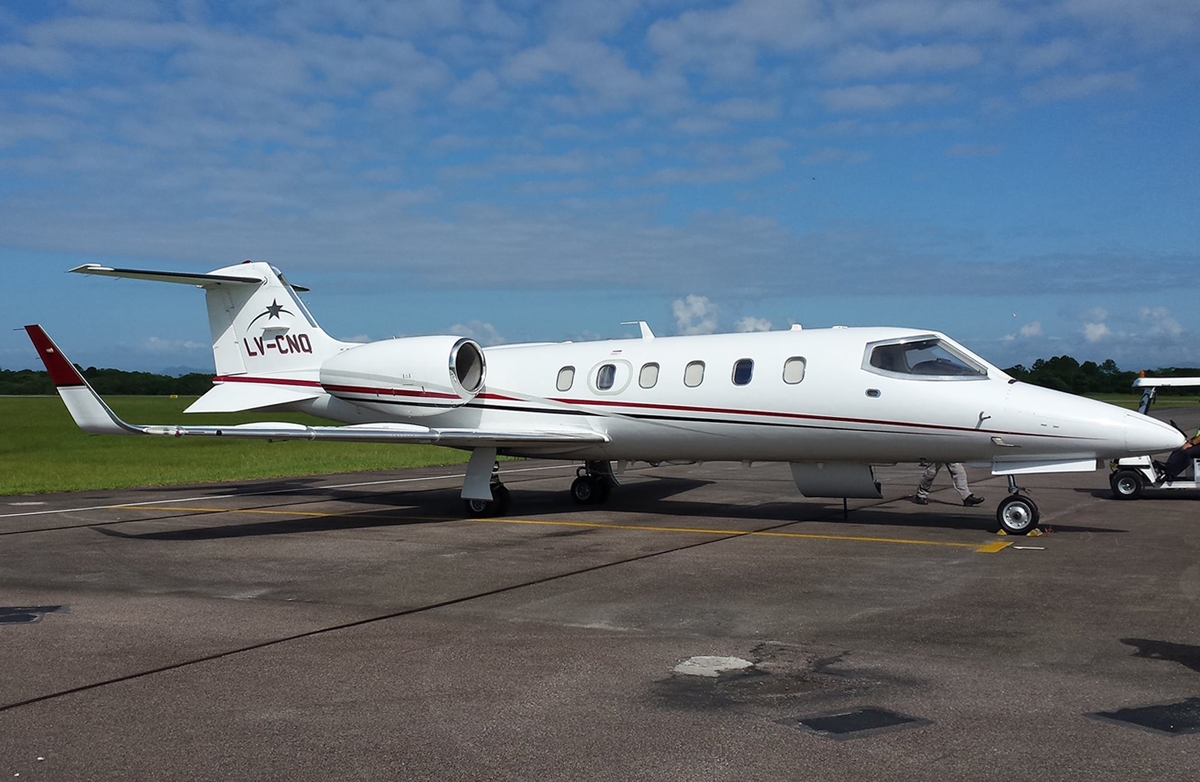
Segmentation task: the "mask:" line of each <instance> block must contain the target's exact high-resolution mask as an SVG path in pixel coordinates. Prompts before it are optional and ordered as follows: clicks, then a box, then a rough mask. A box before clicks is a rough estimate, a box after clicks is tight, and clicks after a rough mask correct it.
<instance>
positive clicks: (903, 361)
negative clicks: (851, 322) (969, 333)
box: [863, 336, 987, 380]
mask: <svg viewBox="0 0 1200 782" xmlns="http://www.w3.org/2000/svg"><path fill="white" fill-rule="evenodd" d="M863 368H864V369H866V370H868V371H870V372H875V373H876V374H880V375H892V376H900V377H910V378H914V379H915V378H919V379H922V380H982V379H984V378H986V377H987V368H986V367H985V366H983V365H982V364H980V363H979V362H978V361H976V360H975V359H973V358H971V357H970V356H969V355H967V354H966V353H965V352H964V351H963V350H962V349H961V348H958V347H957V346H955V345H953V344H951V343H950V342H948V341H947V340H944V339H941V338H939V337H934V336H928V337H917V338H915V339H908V340H897V341H894V342H873V343H871V344H869V345H867V356H866V360H865V361H864V362H863Z"/></svg>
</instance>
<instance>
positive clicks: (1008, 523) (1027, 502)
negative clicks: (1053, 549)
mask: <svg viewBox="0 0 1200 782" xmlns="http://www.w3.org/2000/svg"><path fill="white" fill-rule="evenodd" d="M1040 519H1041V513H1039V512H1038V506H1037V504H1036V503H1035V502H1034V501H1033V500H1032V499H1030V498H1029V495H1027V494H1022V493H1021V489H1020V487H1018V486H1017V480H1016V478H1014V477H1013V476H1011V475H1010V476H1008V496H1007V497H1005V498H1004V499H1002V500H1000V507H998V508H996V521H997V522H998V523H999V524H1000V529H1001V530H1002V531H1004V532H1005V533H1007V534H1009V535H1028V534H1029V533H1030V532H1032V531H1033V530H1035V529H1037V525H1038V521H1039V520H1040Z"/></svg>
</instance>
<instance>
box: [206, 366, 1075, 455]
mask: <svg viewBox="0 0 1200 782" xmlns="http://www.w3.org/2000/svg"><path fill="white" fill-rule="evenodd" d="M213 382H236V383H266V384H272V383H276V384H281V385H301V386H310V387H312V386H315V387H323V388H324V389H325V390H326V391H329V392H330V393H333V392H341V393H357V394H372V395H377V396H385V397H386V396H410V397H417V398H428V399H455V400H457V399H459V397H457V396H455V395H453V394H441V393H435V392H429V391H423V392H417V391H403V390H399V389H390V388H373V387H370V386H336V385H335V386H322V385H321V384H320V383H318V382H316V381H314V380H288V379H272V378H260V377H243V376H237V375H235V376H226V377H218V378H213ZM479 400H488V401H501V402H530V403H533V402H537V401H540V399H539V398H538V397H531V398H528V399H522V398H520V397H512V396H507V395H504V394H493V393H483V394H479V395H478V396H477V397H476V398H475V401H477V402H478V401H479ZM353 401H361V402H370V401H373V400H369V399H362V400H353ZM545 401H547V402H554V403H557V404H562V405H570V406H571V407H575V408H587V407H592V408H595V407H600V408H605V407H607V408H617V409H621V410H628V411H629V412H630V413H634V412H650V411H657V412H673V413H707V414H709V415H713V414H715V415H728V416H741V417H743V418H745V417H748V416H757V417H760V418H782V419H787V420H793V421H821V422H824V423H839V424H864V425H868V426H899V427H905V428H908V429H924V430H930V431H944V432H977V433H981V434H988V435H1021V436H1025V437H1042V438H1047V439H1052V440H1057V439H1063V438H1064V437H1066V435H1054V434H1046V433H1042V432H1014V431H1008V430H1002V429H977V428H975V427H968V426H947V425H945V424H923V423H915V422H911V421H882V420H879V419H874V418H846V417H842V416H831V415H815V414H812V413H789V412H783V411H778V410H738V409H732V408H726V407H702V406H698V405H667V404H655V403H650V402H620V401H617V400H612V399H572V398H567V397H546V398H545ZM495 409H500V408H495ZM543 412H545V413H548V414H551V415H552V414H554V412H555V410H554V408H546V409H545V410H544V411H543ZM728 423H731V424H752V423H754V422H753V421H745V420H731V421H729V422H728Z"/></svg>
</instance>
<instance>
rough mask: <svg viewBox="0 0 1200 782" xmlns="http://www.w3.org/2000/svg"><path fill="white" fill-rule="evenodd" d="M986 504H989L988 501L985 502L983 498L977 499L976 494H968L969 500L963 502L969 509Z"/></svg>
mask: <svg viewBox="0 0 1200 782" xmlns="http://www.w3.org/2000/svg"><path fill="white" fill-rule="evenodd" d="M985 502H987V500H985V499H984V498H983V497H976V496H975V495H974V494H968V495H967V498H966V499H965V500H963V505H966V506H967V507H968V508H973V507H975V506H976V505H982V504H983V503H985Z"/></svg>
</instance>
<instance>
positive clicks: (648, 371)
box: [638, 363, 658, 388]
mask: <svg viewBox="0 0 1200 782" xmlns="http://www.w3.org/2000/svg"><path fill="white" fill-rule="evenodd" d="M657 382H658V364H653V363H651V364H643V365H642V371H641V372H639V373H638V385H639V386H641V387H642V388H654V384H655V383H657Z"/></svg>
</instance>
